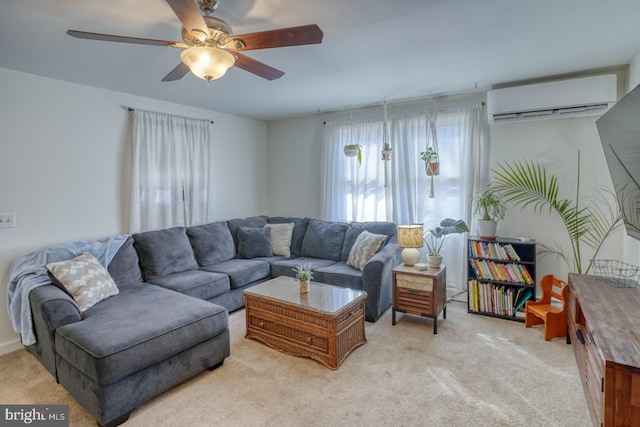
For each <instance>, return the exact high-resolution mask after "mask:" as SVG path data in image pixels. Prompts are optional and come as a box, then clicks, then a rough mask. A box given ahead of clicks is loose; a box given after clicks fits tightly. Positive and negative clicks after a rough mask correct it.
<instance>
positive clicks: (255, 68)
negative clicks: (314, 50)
mask: <svg viewBox="0 0 640 427" xmlns="http://www.w3.org/2000/svg"><path fill="white" fill-rule="evenodd" d="M166 2H167V3H168V4H169V6H171V8H172V9H173V11H174V13H175V14H176V15H177V16H178V19H180V22H181V23H182V40H183V41H182V42H175V41H168V40H155V39H144V38H137V37H126V36H116V35H111V34H99V33H89V32H85V31H77V30H68V31H67V34H69V35H70V36H73V37H77V38H81V39H91V40H103V41H109V42H120V43H133V44H144V45H152V46H170V47H177V48H181V49H184V50H183V51H182V52H181V53H180V59H181V60H182V62H181V63H180V64H178V66H177V67H175V68H174V69H173V70H171V71H170V72H169V74H167V75H166V76H165V77H164V78H163V79H162V81H163V82H166V81H173V80H179V79H181V78H182V77H184V76H185V75H186V74H187V73H188V72H189V70H191V72H192V73H193V74H195V75H196V76H198V77H200V78H201V79H204V80H207V82H209V81H211V80H215V79H219V78H220V77H222V76H223V75H224V74H225V73H226V71H227V70H228V69H229V68H231V67H232V66H233V65H235V66H236V67H239V68H242V69H243V70H246V71H248V72H250V73H253V74H255V75H257V76H260V77H263V78H265V79H267V80H275V79H277V78H280V77H282V76H283V75H284V72H283V71H280V70H278V69H276V68H273V67H270V66H269V65H266V64H264V63H262V62H260V61H256V60H255V59H252V58H249V57H248V56H245V55H243V54H241V53H239V51H245V50H255V49H269V48H274V47H285V46H299V45H306V44H319V43H321V42H322V36H323V33H322V30H321V29H320V27H318V26H317V25H316V24H311V25H302V26H299V27H289V28H282V29H279V30H270V31H262V32H257V33H248V34H241V35H237V36H234V35H233V32H232V29H231V26H230V25H229V24H227V23H226V22H225V21H223V20H222V19H219V18H216V17H213V16H211V14H212V13H213V12H215V11H216V10H217V9H218V6H219V0H197V2H198V5H196V3H195V2H194V0H166ZM198 6H199V9H200V10H201V11H202V13H201V12H200V10H198Z"/></svg>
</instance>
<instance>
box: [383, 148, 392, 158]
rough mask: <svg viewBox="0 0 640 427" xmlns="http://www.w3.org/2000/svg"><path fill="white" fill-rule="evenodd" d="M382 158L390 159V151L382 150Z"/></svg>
mask: <svg viewBox="0 0 640 427" xmlns="http://www.w3.org/2000/svg"><path fill="white" fill-rule="evenodd" d="M382 160H391V151H388V150H382Z"/></svg>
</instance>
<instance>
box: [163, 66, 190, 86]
mask: <svg viewBox="0 0 640 427" xmlns="http://www.w3.org/2000/svg"><path fill="white" fill-rule="evenodd" d="M188 72H189V67H187V66H186V65H185V64H184V62H181V63H179V64H178V65H177V66H176V68H174V69H173V70H171V71H169V74H167V75H166V76H164V78H163V79H162V81H163V82H172V81H174V80H180V79H181V78H183V77H184V76H185V75H186V74H187V73H188Z"/></svg>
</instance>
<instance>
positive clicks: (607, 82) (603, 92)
mask: <svg viewBox="0 0 640 427" xmlns="http://www.w3.org/2000/svg"><path fill="white" fill-rule="evenodd" d="M615 101H616V76H615V74H607V75H602V76H593V77H584V78H579V79H570V80H559V81H555V82H548V83H538V84H533V85H526V86H517V87H511V88H504V89H496V90H491V91H489V92H488V93H487V112H488V115H489V122H490V123H514V122H520V121H528V120H544V119H557V118H568V117H584V116H595V115H601V114H604V113H605V112H606V111H607V110H608V109H609V107H611V106H612V105H613V104H614V103H615Z"/></svg>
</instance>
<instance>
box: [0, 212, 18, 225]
mask: <svg viewBox="0 0 640 427" xmlns="http://www.w3.org/2000/svg"><path fill="white" fill-rule="evenodd" d="M15 226H16V214H15V212H9V213H0V228H12V227H15Z"/></svg>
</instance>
